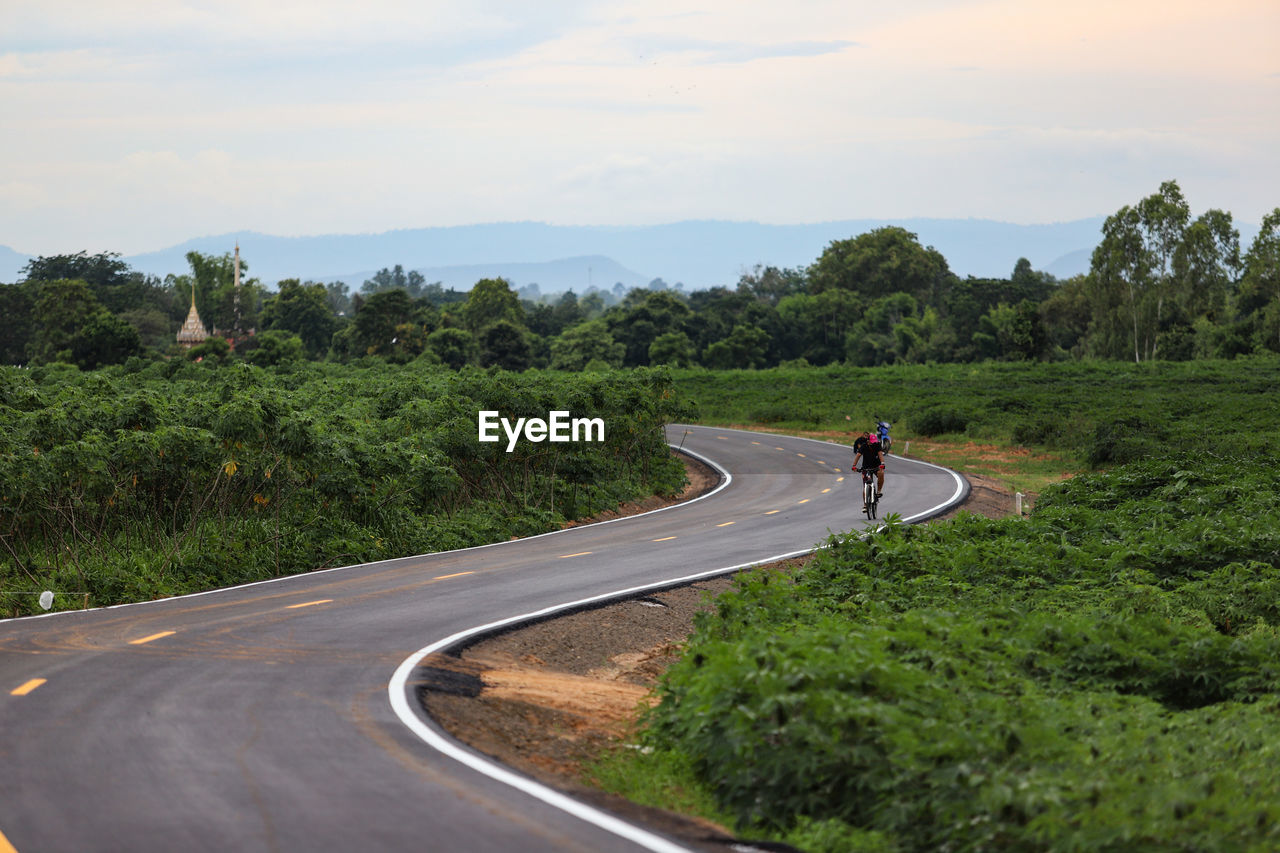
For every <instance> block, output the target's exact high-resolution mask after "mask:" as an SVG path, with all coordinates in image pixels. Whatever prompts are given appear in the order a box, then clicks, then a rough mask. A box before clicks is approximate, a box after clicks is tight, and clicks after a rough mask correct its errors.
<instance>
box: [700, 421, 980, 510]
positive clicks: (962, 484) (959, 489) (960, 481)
mask: <svg viewBox="0 0 1280 853" xmlns="http://www.w3.org/2000/svg"><path fill="white" fill-rule="evenodd" d="M703 429H719V430H724V431H728V432H740V433H742V434H743V435H765V436H769V437H770V438H790V439H794V440H796V441H811V442H813V443H815V444H821V445H824V446H826V447H832V448H839V449H843V450H853V448H852V447H850V446H849V445H847V444H837V443H836V442H834V441H823V440H822V439H820V438H809V437H808V436H804V435H786V434H783V433H776V432H757V431H756V430H752V429H734V428H733V427H703ZM893 459H894V460H896V461H899V462H909V463H911V464H912V465H924V466H926V467H928V468H937V469H938V470H939V471H946V472H947V473H948V474H950V475H951V478H952V479H953V480H955V483H956V490H955V491H954V492H952V493H951V497H949V498H947V499H946V500H944V501H943V502H942V503H940V504H938V505H937V506H933V507H930V508H929V509H926V510H921V511H920V512H917V513H916V514H915V515H912V516H908V517H907V518H904V519H902V521H903V522H904V523H910V522H912V521H915V520H916V519H918V518H927V517H929V516H931V515H933V513H935V512H937V511H939V510H941V509H943V508H944V507H946V506H947V505H948V504H950V503H953V502H954V501H955V500H956V499H957V498H959V497H960V496H961V495H962V494H964V490H965V488H966V487H967V486H968V481H967V480H965V479H964V477H962V476H960V474H959V473H957V472H955V471H952V470H951V469H950V468H947V467H945V466H942V465H935V464H934V463H932V462H925V461H924V460H923V459H911V458H909V457H906V456H893ZM703 461H704V462H705V461H706V460H703ZM717 467H719V466H717Z"/></svg>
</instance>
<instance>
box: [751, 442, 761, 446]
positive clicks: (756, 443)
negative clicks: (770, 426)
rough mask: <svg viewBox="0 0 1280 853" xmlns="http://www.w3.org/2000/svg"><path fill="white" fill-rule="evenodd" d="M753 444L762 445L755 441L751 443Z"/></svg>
mask: <svg viewBox="0 0 1280 853" xmlns="http://www.w3.org/2000/svg"><path fill="white" fill-rule="evenodd" d="M751 443H752V444H755V445H759V444H760V442H758V441H753V442H751Z"/></svg>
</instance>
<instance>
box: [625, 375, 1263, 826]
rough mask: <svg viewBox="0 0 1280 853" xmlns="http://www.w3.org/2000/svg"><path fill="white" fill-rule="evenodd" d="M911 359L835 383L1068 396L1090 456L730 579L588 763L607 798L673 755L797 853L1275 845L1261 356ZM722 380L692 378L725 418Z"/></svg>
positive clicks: (1050, 404)
mask: <svg viewBox="0 0 1280 853" xmlns="http://www.w3.org/2000/svg"><path fill="white" fill-rule="evenodd" d="M916 370H919V369H917V368H898V369H895V370H893V371H883V372H881V374H880V375H878V376H859V377H855V378H856V379H857V380H860V381H857V382H854V383H852V384H855V385H857V386H862V385H866V384H871V385H873V386H875V387H876V389H877V390H883V391H884V394H885V396H886V397H887V398H889V399H893V394H892V392H890V390H889V389H890V388H892V387H895V386H896V387H899V388H903V389H905V388H911V389H912V390H913V391H914V392H915V394H916V396H917V397H918V398H921V399H919V400H918V402H919V403H920V404H921V405H922V407H924V408H925V409H926V410H928V409H930V408H937V407H949V408H950V409H951V410H954V411H957V412H962V413H964V414H965V416H966V417H965V422H966V426H965V429H966V430H969V431H970V432H977V433H982V434H986V435H991V436H997V435H1003V437H1005V438H1006V439H1009V438H1012V435H1013V434H1014V433H1016V432H1025V431H1028V430H1033V429H1035V428H1036V424H1037V423H1044V424H1050V423H1053V422H1055V419H1056V420H1057V421H1061V420H1062V419H1063V418H1064V416H1065V414H1066V413H1067V412H1071V413H1072V415H1073V416H1074V417H1075V418H1076V419H1077V421H1076V426H1075V427H1073V430H1074V432H1072V433H1071V434H1072V435H1074V436H1076V437H1077V438H1083V439H1084V441H1083V443H1082V445H1081V446H1079V447H1078V448H1077V449H1078V452H1079V455H1080V458H1081V459H1082V461H1083V460H1085V459H1088V458H1093V460H1094V461H1095V462H1098V463H1100V464H1103V465H1105V466H1106V470H1103V471H1095V472H1091V473H1086V474H1082V475H1080V476H1078V477H1075V478H1073V479H1072V480H1070V481H1068V482H1065V483H1062V484H1060V485H1057V486H1054V487H1052V488H1050V489H1048V490H1046V491H1045V492H1044V493H1043V494H1042V495H1041V496H1040V499H1039V502H1038V504H1037V506H1036V509H1035V511H1034V512H1033V514H1032V515H1031V516H1030V517H1029V518H1014V517H1010V518H1005V519H999V520H990V519H984V518H979V517H976V516H969V515H961V516H960V517H959V518H958V519H957V520H955V521H952V522H947V523H943V524H936V525H930V526H919V527H917V526H904V525H900V524H890V525H889V526H887V527H885V528H883V529H882V530H880V531H878V532H876V533H875V534H873V535H871V536H869V537H867V538H865V539H863V538H859V537H857V536H853V535H838V536H835V537H832V538H831V539H830V541H829V542H828V543H827V545H828V547H827V548H826V549H824V550H823V551H822V552H821V553H820V554H819V555H817V556H816V557H815V558H814V559H813V560H812V561H811V562H810V563H808V564H807V565H806V566H805V567H804V568H803V569H802V570H800V571H798V572H796V573H795V574H793V575H779V574H777V573H773V572H770V571H758V572H753V573H748V574H746V575H744V576H742V577H741V578H740V579H739V581H738V583H737V585H736V587H735V589H734V590H732V591H731V592H729V593H727V594H724V595H722V596H721V597H720V598H718V599H717V601H716V607H715V610H714V612H708V613H706V614H703V615H702V617H701V618H700V619H699V622H698V624H697V629H696V631H695V634H694V635H693V637H692V638H691V639H690V641H689V644H688V647H687V649H686V651H685V654H684V655H683V657H682V659H681V660H680V662H679V663H677V664H676V665H675V666H674V667H673V668H672V669H671V670H670V671H669V672H668V673H667V675H666V677H665V679H664V681H663V683H662V686H661V689H660V697H661V702H660V704H659V705H658V706H657V707H656V708H655V709H654V710H652V711H651V712H650V713H649V715H648V717H647V721H646V722H647V729H646V732H645V735H644V743H646V744H647V745H648V746H649V747H650V751H648V752H647V753H646V752H640V751H627V752H626V754H625V755H624V756H622V757H617V756H615V757H614V758H612V759H611V761H614V762H621V763H622V764H623V765H624V768H625V769H624V768H618V767H615V768H614V769H613V772H612V776H611V777H610V778H612V779H613V780H615V781H614V785H615V786H616V787H615V789H616V790H622V791H627V790H629V789H630V787H631V785H632V784H633V783H631V782H629V781H627V780H629V779H639V778H644V777H646V776H647V775H648V771H647V769H646V768H647V766H648V764H649V763H650V762H652V763H654V764H655V765H656V766H658V767H661V768H662V772H663V773H665V774H670V773H671V772H672V770H671V768H673V767H680V766H687V767H688V768H689V770H688V772H687V774H686V775H685V776H684V777H683V778H680V777H677V778H676V780H675V781H674V782H672V783H670V784H678V785H679V786H680V787H682V788H685V789H688V790H702V791H707V790H709V791H710V792H711V795H712V796H713V797H714V804H715V805H714V809H715V811H712V812H710V814H711V815H713V816H714V814H716V812H717V811H728V812H731V813H732V814H733V816H734V819H735V820H736V822H737V824H738V827H739V830H740V831H742V832H743V833H744V834H748V835H753V836H754V835H759V834H766V835H771V836H772V837H776V838H781V839H785V840H788V841H790V842H791V843H793V844H796V845H798V846H801V847H802V848H803V849H806V850H809V851H828V850H829V851H837V850H841V851H843V850H904V851H905V850H924V849H928V850H978V849H1012V850H1041V849H1050V850H1085V849H1087V850H1169V849H1187V850H1270V849H1275V847H1276V846H1277V845H1278V844H1280V805H1277V804H1278V803H1280V783H1278V782H1277V778H1276V776H1275V774H1274V772H1273V770H1272V767H1273V766H1274V763H1275V761H1276V760H1277V757H1280V738H1277V737H1276V734H1275V719H1276V714H1277V713H1280V532H1277V531H1280V469H1277V467H1276V466H1275V465H1274V462H1273V459H1274V452H1275V449H1276V448H1275V442H1276V439H1277V436H1278V433H1277V429H1276V427H1275V424H1274V417H1273V416H1274V411H1275V409H1274V404H1273V402H1272V400H1271V394H1272V393H1273V389H1274V388H1275V387H1276V385H1275V382H1276V371H1277V370H1280V362H1277V361H1276V360H1274V359H1272V360H1254V361H1251V362H1248V363H1247V364H1246V363H1241V362H1235V363H1225V362H1217V363H1204V364H1196V365H1150V366H1138V365H1128V366H1124V365H1109V366H1101V365H1093V366H1088V365H1055V366H1038V367H1037V366H1032V365H1024V366H1021V367H1014V366H997V365H989V366H987V370H988V371H989V374H988V375H987V376H986V377H985V380H984V381H982V382H979V381H977V380H976V379H974V380H969V381H966V380H965V379H964V378H963V373H964V371H965V370H966V369H965V368H962V367H956V368H934V369H932V370H930V371H929V373H930V374H932V375H933V379H934V380H935V381H936V383H937V384H936V385H933V384H930V383H926V382H922V383H919V384H918V385H914V384H913V383H909V382H906V381H904V379H906V378H907V377H906V376H905V374H913V372H914V371H916ZM746 375H747V374H745V373H742V374H732V375H728V376H725V377H723V378H724V379H725V381H724V386H725V388H730V387H732V386H735V385H736V386H737V388H736V389H735V390H736V391H737V393H734V391H726V392H725V393H724V396H723V397H720V396H717V395H716V394H715V393H714V389H715V388H717V387H718V386H717V383H716V381H715V379H714V378H711V379H707V380H706V381H705V383H704V384H703V385H702V386H700V387H699V386H697V384H696V383H694V387H693V388H692V389H691V393H692V394H693V396H694V397H695V398H697V399H698V400H699V402H700V403H701V404H702V405H703V406H704V411H706V412H708V413H711V414H713V415H714V416H715V419H716V420H717V421H720V422H723V421H730V422H732V421H735V420H737V417H736V414H737V411H738V409H736V408H734V407H736V406H748V407H749V406H750V405H752V403H751V401H749V400H741V399H740V398H741V397H744V396H747V397H749V396H751V390H752V388H753V386H752V385H751V384H750V383H746V384H745V389H744V387H743V379H744V377H745V376H746ZM691 377H696V374H691ZM691 377H682V381H684V380H687V379H689V378H691ZM761 378H762V380H764V381H769V378H770V377H769V375H768V372H765V374H764V376H762V377H761ZM912 378H920V379H924V377H923V376H920V377H916V376H914V374H913V375H912ZM1255 379H1256V380H1257V381H1255ZM948 380H950V384H949V386H948ZM845 381H846V380H845V379H843V378H842V379H837V378H836V377H834V376H832V375H830V373H829V372H826V371H807V372H806V371H793V372H785V371H783V372H779V373H778V374H777V375H774V376H773V377H772V384H773V385H774V387H776V388H779V389H780V394H781V395H782V396H783V397H784V398H787V395H788V394H791V395H794V396H792V397H790V398H788V399H789V403H788V404H789V405H792V406H795V407H802V406H804V405H806V404H808V405H810V406H812V407H813V408H812V409H811V410H809V411H807V412H806V414H804V415H802V417H805V418H809V417H811V416H812V420H811V421H810V422H811V423H813V424H817V425H832V424H835V425H838V424H840V423H841V422H843V421H844V417H843V414H842V413H841V412H840V411H839V409H838V407H837V404H836V403H835V402H823V401H824V400H829V401H838V400H841V399H847V398H846V397H845V395H844V390H843V389H844V386H843V384H842V383H843V382H845ZM876 383H879V384H878V385H876ZM824 384H825V387H826V392H825V393H823V392H821V390H820V389H821V387H822V386H823V385H824ZM944 386H946V387H950V388H951V389H952V390H951V396H950V400H946V399H945V396H944V394H943V393H942V392H941V388H942V387H944ZM801 388H803V389H806V390H804V391H803V392H802V391H801V390H799V389H801ZM984 388H985V389H986V393H985V400H984V394H983V393H982V391H981V389H984ZM709 389H710V390H709ZM992 389H997V390H995V391H994V392H993V390H992ZM1121 390H1126V391H1127V393H1123V394H1122V393H1120V391H1121ZM898 393H900V394H901V395H902V398H903V401H904V403H905V398H906V394H907V391H906V390H902V391H900V392H898ZM935 395H936V399H933V398H934V397H935ZM871 399H877V398H876V396H875V394H872V395H871ZM722 401H723V402H725V405H726V406H728V407H730V408H732V409H733V410H732V411H730V412H725V411H724V410H722V409H718V408H717V406H718V404H719V403H720V402H722ZM1042 406H1043V407H1047V408H1048V411H1045V412H1039V411H1037V410H1038V409H1039V408H1040V407H1042ZM799 410H800V411H806V410H804V409H803V408H800V409H799ZM1055 413H1056V416H1055ZM1206 422H1208V423H1209V424H1210V427H1209V428H1206ZM1063 435H1064V434H1063V433H1060V432H1056V431H1053V430H1046V431H1045V432H1043V433H1041V434H1040V437H1041V438H1042V439H1049V438H1052V439H1053V440H1063V439H1062V438H1061V437H1062V436H1063ZM1055 436H1056V437H1057V438H1054V437H1055ZM1071 440H1074V439H1071ZM1099 447H1112V448H1114V450H1113V451H1109V452H1107V453H1100V452H1098V450H1097V448H1099ZM1121 457H1123V458H1124V459H1125V460H1126V461H1125V462H1124V464H1118V462H1117V459H1118V458H1121ZM673 756H676V758H673ZM681 762H683V764H681Z"/></svg>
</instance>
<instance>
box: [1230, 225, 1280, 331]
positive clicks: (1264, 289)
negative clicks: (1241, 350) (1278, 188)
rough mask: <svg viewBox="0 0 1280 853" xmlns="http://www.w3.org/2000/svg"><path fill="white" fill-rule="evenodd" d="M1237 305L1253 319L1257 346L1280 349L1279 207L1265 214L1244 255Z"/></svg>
mask: <svg viewBox="0 0 1280 853" xmlns="http://www.w3.org/2000/svg"><path fill="white" fill-rule="evenodd" d="M1238 307H1239V310H1240V311H1241V313H1242V314H1245V315H1246V316H1247V317H1248V318H1249V319H1250V321H1251V322H1252V324H1253V326H1254V338H1255V340H1256V342H1257V345H1258V346H1261V347H1265V348H1266V349H1269V350H1271V351H1273V352H1280V207H1277V208H1276V209H1275V210H1273V211H1271V212H1270V213H1268V214H1267V215H1266V216H1265V217H1263V219H1262V227H1261V228H1260V229H1259V231H1258V236H1257V237H1255V238H1254V239H1253V243H1252V244H1251V245H1250V246H1249V251H1248V253H1247V254H1246V255H1245V259H1244V275H1243V276H1242V279H1241V283H1240V298H1239V303H1238Z"/></svg>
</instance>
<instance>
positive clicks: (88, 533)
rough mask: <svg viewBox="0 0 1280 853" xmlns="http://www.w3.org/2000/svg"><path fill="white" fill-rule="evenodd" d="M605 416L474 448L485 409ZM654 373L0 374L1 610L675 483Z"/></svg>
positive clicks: (217, 580) (425, 546)
mask: <svg viewBox="0 0 1280 853" xmlns="http://www.w3.org/2000/svg"><path fill="white" fill-rule="evenodd" d="M481 409H496V410H501V411H502V412H503V414H504V415H505V416H507V417H511V418H513V419H514V418H518V417H542V418H545V417H546V416H547V412H548V411H550V410H555V409H569V410H571V411H572V412H573V414H574V416H575V417H600V418H603V419H604V421H605V424H606V429H605V441H604V443H585V442H580V443H556V444H552V443H545V442H544V443H531V442H520V443H518V444H517V445H516V448H515V451H514V452H512V453H507V452H506V444H505V442H500V443H498V444H490V443H480V442H478V441H477V424H476V413H477V412H478V411H479V410H481ZM679 412H680V409H679V408H678V407H677V406H676V405H675V403H674V395H673V393H672V388H671V380H670V376H669V375H668V374H667V373H666V372H665V371H662V370H641V371H628V372H626V373H618V372H610V373H599V374H578V375H564V374H561V375H544V374H539V373H528V374H511V373H505V372H501V371H496V370H494V371H481V370H476V369H466V370H463V371H460V372H454V371H451V370H448V369H447V368H442V367H432V366H430V365H426V364H422V363H418V364H414V365H408V366H404V367H390V366H388V365H386V364H384V363H383V362H381V361H379V360H372V361H369V362H366V363H361V364H358V365H352V366H345V367H344V366H341V365H318V364H305V363H293V364H292V365H285V366H283V367H279V368H271V369H264V368H259V367H254V366H251V365H249V364H233V365H230V366H227V367H219V366H216V365H215V364H214V363H212V362H202V363H198V364H197V363H193V362H188V361H185V360H175V361H170V362H159V363H148V362H146V361H144V360H142V359H137V358H135V359H133V360H132V361H130V362H129V363H127V364H126V365H124V366H122V367H112V368H107V369H103V370H99V371H95V372H92V373H81V372H80V371H78V370H76V369H75V368H71V367H60V366H55V367H48V368H46V367H38V368H34V369H31V370H20V369H17V368H12V367H5V368H0V613H5V614H10V615H18V614H22V613H30V612H34V610H35V596H34V595H31V594H29V593H31V592H38V591H40V590H43V589H51V590H54V591H57V592H60V593H74V597H64V596H60V597H59V599H58V604H59V606H80V605H81V604H83V603H84V600H85V599H84V598H83V596H84V595H85V594H87V595H88V599H87V601H88V603H90V604H99V605H102V604H116V603H120V602H124V601H136V600H139V599H146V598H151V597H155V596H161V595H170V594H176V593H182V592H190V591H194V590H199V589H208V588H211V587H215V586H224V585H228V584H234V583H240V582H244V581H249V580H258V579H263V578H269V577H275V576H278V575H282V574H289V573H294V572H302V571H308V570H311V569H314V568H320V567H324V566H333V565H344V564H350V563H356V562H364V561H370V560H378V559H385V558H389V557H395V556H402V555H406V554H419V553H426V552H430V551H437V550H444V549H449V548H458V547H463V546H468V545H476V544H481V543H488V542H494V541H499V540H502V539H506V538H510V537H511V536H515V535H526V534H530V533H535V532H542V531H545V530H548V529H553V528H555V527H556V526H558V525H559V524H560V523H562V522H563V521H564V520H566V519H571V518H578V517H583V516H589V515H591V514H594V513H596V512H598V511H600V510H603V509H605V508H612V507H615V506H616V505H617V504H618V503H619V502H620V501H622V500H626V499H629V498H632V497H637V496H640V495H646V494H653V493H655V492H661V493H669V492H672V491H675V490H677V489H678V488H679V487H680V485H681V484H682V482H683V477H684V475H683V470H682V469H681V467H680V465H679V463H678V462H676V461H675V460H674V459H673V458H672V457H671V454H670V453H669V451H668V450H667V447H666V445H665V440H664V436H663V432H662V426H663V424H665V423H666V422H668V421H670V420H672V419H673V417H675V416H677V415H678V414H679Z"/></svg>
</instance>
